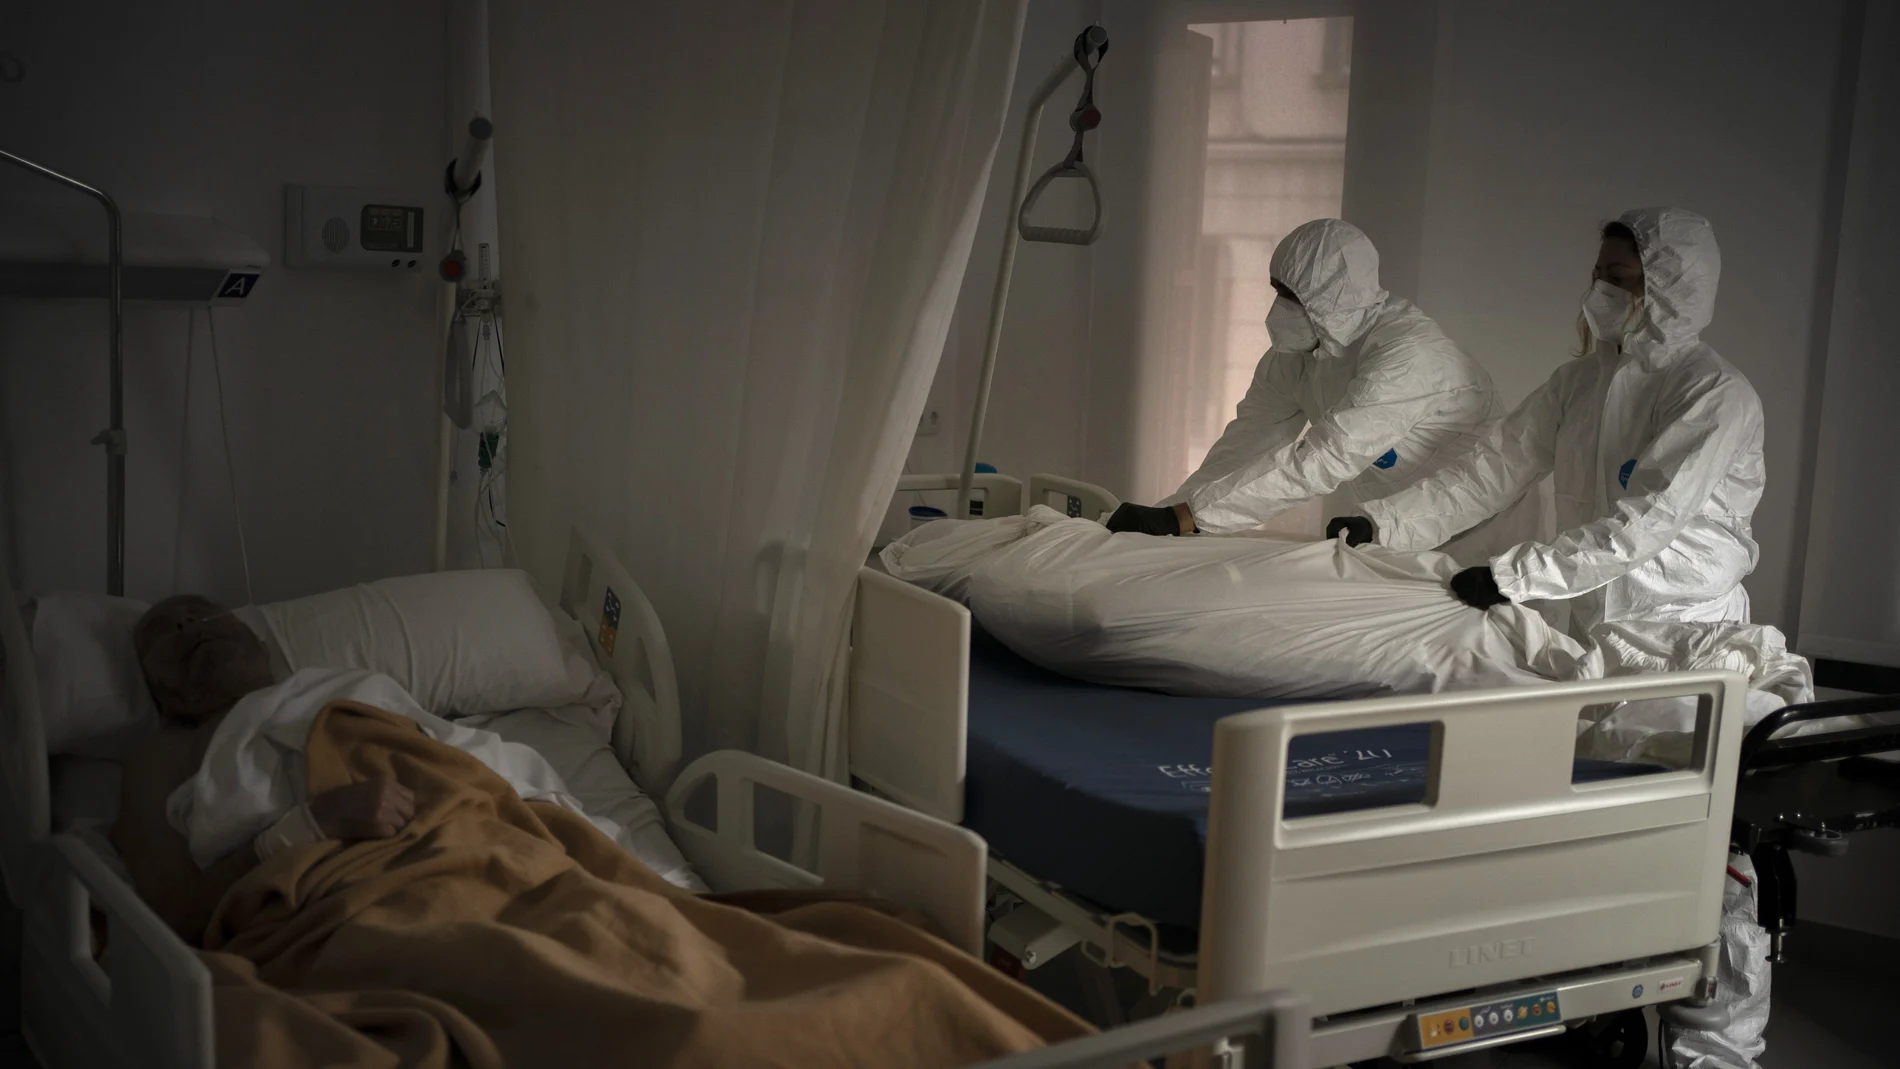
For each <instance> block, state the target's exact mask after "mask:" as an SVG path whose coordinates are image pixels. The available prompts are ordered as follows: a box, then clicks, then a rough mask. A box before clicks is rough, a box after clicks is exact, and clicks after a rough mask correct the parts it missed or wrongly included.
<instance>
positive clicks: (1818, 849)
mask: <svg viewBox="0 0 1900 1069" xmlns="http://www.w3.org/2000/svg"><path fill="white" fill-rule="evenodd" d="M1788 845H1789V846H1792V847H1794V848H1795V849H1796V850H1799V851H1801V852H1802V853H1804V854H1819V855H1820V856H1822V857H1840V856H1841V855H1842V854H1845V853H1847V836H1845V835H1842V834H1841V833H1840V832H1838V831H1829V830H1827V829H1826V828H1813V829H1809V828H1803V829H1801V830H1800V831H1797V832H1795V833H1794V841H1793V842H1790V843H1789V844H1788Z"/></svg>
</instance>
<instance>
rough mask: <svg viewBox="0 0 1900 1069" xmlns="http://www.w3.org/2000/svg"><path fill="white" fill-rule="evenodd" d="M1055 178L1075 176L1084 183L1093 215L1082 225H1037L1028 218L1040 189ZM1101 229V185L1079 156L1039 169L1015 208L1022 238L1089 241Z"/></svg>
mask: <svg viewBox="0 0 1900 1069" xmlns="http://www.w3.org/2000/svg"><path fill="white" fill-rule="evenodd" d="M1058 178H1079V179H1082V180H1083V181H1085V182H1087V183H1088V187H1089V198H1090V199H1091V200H1092V201H1094V203H1095V214H1094V217H1093V218H1091V219H1090V220H1089V225H1088V226H1087V227H1086V228H1084V229H1077V228H1075V227H1066V226H1037V225H1035V224H1033V223H1031V222H1030V221H1029V211H1030V209H1031V208H1034V207H1035V206H1036V201H1037V200H1038V199H1039V198H1040V197H1041V196H1042V192H1043V190H1045V189H1048V188H1049V186H1050V184H1051V183H1053V182H1054V181H1055V180H1056V179H1058ZM1101 229H1102V189H1101V187H1100V186H1099V185H1097V184H1096V181H1095V172H1094V171H1091V170H1089V165H1088V164H1086V163H1083V162H1082V161H1081V160H1076V161H1074V162H1070V161H1068V160H1064V161H1063V162H1061V163H1058V164H1056V165H1055V166H1054V167H1051V168H1049V169H1048V170H1047V171H1045V172H1043V175H1042V177H1041V178H1038V179H1037V180H1036V184H1035V185H1034V186H1032V187H1030V190H1029V195H1028V196H1026V197H1024V198H1023V203H1022V207H1021V208H1018V209H1017V211H1016V230H1017V232H1018V233H1020V234H1022V236H1023V240H1024V241H1049V242H1055V243H1057V244H1061V245H1093V244H1094V243H1095V235H1096V234H1097V233H1099V232H1100V231H1101Z"/></svg>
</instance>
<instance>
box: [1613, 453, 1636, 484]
mask: <svg viewBox="0 0 1900 1069" xmlns="http://www.w3.org/2000/svg"><path fill="white" fill-rule="evenodd" d="M1635 470H1636V462H1635V461H1634V460H1625V461H1624V462H1623V466H1622V467H1620V468H1618V469H1616V481H1617V482H1618V483H1619V484H1621V485H1622V487H1623V489H1625V490H1628V489H1629V488H1630V472H1633V471H1635Z"/></svg>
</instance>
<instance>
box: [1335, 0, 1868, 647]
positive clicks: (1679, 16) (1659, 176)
mask: <svg viewBox="0 0 1900 1069" xmlns="http://www.w3.org/2000/svg"><path fill="white" fill-rule="evenodd" d="M1430 6H1431V5H1414V4H1391V3H1385V2H1374V3H1367V4H1364V5H1362V7H1361V9H1360V14H1359V19H1360V22H1361V23H1362V24H1364V25H1362V27H1361V31H1360V32H1361V33H1362V34H1363V35H1364V36H1363V37H1362V43H1365V44H1368V45H1370V46H1377V45H1378V44H1379V43H1380V42H1381V41H1382V40H1383V41H1384V42H1385V43H1386V45H1387V46H1388V47H1397V48H1399V49H1419V48H1430V49H1432V52H1433V55H1434V61H1435V67H1434V68H1433V69H1432V70H1430V71H1429V72H1428V74H1421V72H1420V71H1419V70H1418V68H1417V66H1416V65H1415V64H1412V65H1405V64H1401V65H1397V66H1396V67H1395V69H1393V70H1392V71H1391V72H1390V74H1389V75H1387V74H1385V73H1384V72H1383V70H1382V68H1381V67H1380V66H1378V65H1377V64H1375V63H1373V62H1369V61H1368V62H1355V64H1354V71H1353V76H1354V80H1355V83H1358V82H1359V81H1360V80H1361V79H1363V78H1371V79H1375V80H1377V79H1380V78H1382V77H1389V78H1390V83H1389V84H1387V85H1386V86H1385V90H1386V91H1385V94H1384V95H1385V98H1386V99H1385V101H1384V102H1385V103H1386V104H1388V105H1390V106H1392V107H1393V108H1395V109H1397V110H1396V111H1386V112H1385V113H1383V114H1380V115H1376V116H1375V115H1372V114H1367V113H1362V112H1360V111H1359V110H1357V106H1358V105H1359V104H1360V103H1361V101H1362V100H1367V99H1370V96H1376V95H1377V93H1376V91H1375V89H1374V88H1373V87H1365V88H1363V89H1362V87H1361V86H1359V85H1358V84H1355V94H1356V95H1355V102H1354V103H1355V113H1354V115H1353V118H1352V126H1351V131H1350V134H1349V137H1351V138H1352V139H1353V142H1354V144H1353V146H1352V148H1351V149H1349V163H1348V172H1349V176H1350V177H1349V178H1348V183H1349V190H1348V197H1349V199H1348V203H1347V214H1348V215H1349V216H1352V215H1354V214H1355V213H1356V212H1360V211H1365V212H1366V213H1367V220H1366V221H1367V225H1368V230H1369V231H1371V232H1372V235H1373V238H1374V240H1375V241H1376V242H1378V243H1379V244H1380V245H1381V248H1382V250H1383V251H1384V252H1385V254H1386V256H1387V259H1388V261H1389V262H1392V263H1393V264H1394V266H1395V267H1397V268H1398V270H1397V271H1395V272H1394V282H1395V284H1397V286H1399V287H1403V286H1404V285H1406V284H1409V283H1410V282H1411V279H1410V278H1409V277H1407V276H1409V275H1410V274H1411V273H1412V270H1413V268H1412V266H1411V265H1412V264H1413V263H1414V262H1415V263H1416V265H1417V266H1416V273H1417V282H1416V285H1417V298H1418V300H1419V302H1420V303H1421V304H1422V305H1423V306H1424V308H1425V310H1426V311H1427V312H1428V313H1430V314H1431V315H1433V316H1435V317H1436V318H1437V319H1438V320H1439V322H1440V323H1441V324H1443V326H1444V327H1445V329H1446V331H1447V332H1448V333H1449V334H1450V335H1451V337H1453V338H1454V339H1456V340H1457V341H1458V342H1459V344H1461V345H1463V346H1464V347H1465V348H1466V349H1467V350H1468V351H1469V352H1470V353H1471V354H1472V355H1473V356H1474V357H1476V358H1477V359H1478V360H1479V361H1480V362H1482V363H1483V364H1484V365H1485V366H1486V367H1487V368H1488V369H1490V371H1491V373H1492V376H1493V377H1494V378H1495V379H1496V381H1497V383H1498V386H1499V388H1500V389H1501V390H1502V391H1503V392H1504V393H1505V394H1506V396H1507V398H1508V399H1509V400H1511V401H1512V402H1515V401H1517V400H1518V399H1520V398H1522V397H1523V396H1524V395H1525V394H1526V393H1527V392H1529V391H1530V390H1531V389H1532V388H1533V387H1535V386H1536V385H1537V384H1538V383H1540V382H1542V381H1543V380H1544V379H1545V378H1547V377H1548V376H1549V374H1550V373H1551V371H1552V370H1553V369H1555V368H1556V367H1557V366H1558V365H1559V364H1560V363H1562V362H1563V361H1564V360H1565V359H1567V358H1568V357H1567V353H1568V352H1569V350H1570V348H1572V347H1574V345H1575V333H1574V327H1573V324H1574V321H1575V316H1576V307H1577V300H1578V298H1579V296H1580V295H1581V294H1582V292H1583V291H1584V289H1585V288H1586V287H1587V284H1588V281H1589V270H1590V267H1591V265H1592V264H1593V263H1594V258H1595V249H1596V244H1597V242H1596V239H1595V236H1594V235H1595V230H1594V228H1595V227H1596V226H1597V225H1598V223H1599V222H1600V221H1601V220H1603V219H1606V218H1611V217H1614V216H1615V215H1616V214H1618V213H1620V212H1622V211H1623V210H1625V209H1627V208H1633V207H1638V206H1643V205H1656V204H1676V205H1682V206H1684V207H1688V208H1691V209H1693V210H1696V211H1699V212H1701V213H1703V214H1705V215H1707V216H1708V217H1709V218H1710V220H1711V221H1712V222H1713V223H1714V225H1715V232H1716V236H1717V238H1718V240H1719V241H1720V242H1721V245H1722V251H1723V277H1722V291H1721V296H1720V298H1719V303H1718V306H1717V309H1716V315H1715V322H1714V324H1713V326H1712V327H1711V328H1710V329H1709V331H1708V332H1707V333H1706V335H1705V338H1706V339H1707V340H1708V341H1709V343H1710V344H1712V345H1713V346H1715V347H1716V348H1717V349H1718V350H1719V351H1720V352H1721V353H1722V354H1723V355H1724V356H1726V357H1727V358H1728V359H1729V360H1730V361H1731V362H1732V363H1734V364H1735V366H1736V367H1738V368H1739V369H1741V371H1742V372H1743V373H1744V374H1746V375H1747V376H1748V377H1749V379H1750V380H1751V381H1752V382H1753V383H1754V385H1755V388H1756V390H1757V391H1758V392H1759V393H1760V395H1761V397H1762V402H1763V406H1764V408H1765V410H1766V415H1767V421H1768V442H1767V467H1768V489H1767V493H1766V495H1765V497H1764V498H1763V500H1762V503H1761V506H1760V508H1759V509H1758V510H1757V512H1756V513H1755V535H1756V539H1757V540H1758V541H1759V542H1760V543H1761V546H1762V558H1761V563H1760V565H1759V566H1758V567H1757V568H1756V570H1755V574H1754V575H1753V576H1752V577H1751V578H1750V579H1749V581H1748V588H1749V592H1750V594H1751V595H1752V597H1753V598H1754V603H1755V617H1756V619H1757V620H1760V621H1765V622H1769V623H1774V624H1777V625H1780V626H1782V627H1784V628H1789V629H1792V625H1793V624H1794V622H1795V621H1794V615H1795V612H1794V610H1795V608H1796V606H1797V604H1798V600H1799V592H1798V584H1799V579H1800V564H1801V561H1800V557H1799V553H1800V545H1799V543H1800V538H1801V537H1802V528H1803V518H1804V515H1805V500H1804V498H1803V496H1802V494H1801V488H1802V486H1803V485H1804V484H1805V483H1806V482H1807V481H1808V479H1809V477H1810V476H1811V473H1812V467H1811V464H1812V462H1811V459H1810V452H1809V450H1810V447H1809V445H1808V443H1810V442H1811V440H1812V437H1813V434H1814V425H1813V420H1812V418H1811V415H1810V405H1811V402H1812V400H1813V398H1814V391H1815V389H1816V385H1815V384H1816V381H1817V380H1816V369H1817V367H1818V362H1819V360H1820V359H1821V352H1820V350H1819V343H1818V342H1817V340H1816V324H1817V316H1823V317H1824V316H1825V315H1826V309H1825V308H1818V309H1817V299H1816V292H1815V289H1816V286H1815V279H1816V278H1817V275H1818V274H1819V273H1820V272H1821V271H1822V268H1823V267H1825V266H1827V265H1830V264H1831V263H1832V259H1833V252H1832V245H1831V242H1832V240H1833V238H1832V230H1831V227H1830V226H1829V225H1828V223H1829V220H1828V219H1827V206H1828V202H1829V196H1830V191H1831V189H1833V188H1834V186H1835V184H1837V183H1838V181H1839V178H1838V174H1837V173H1836V170H1837V168H1836V162H1835V161H1836V158H1837V156H1838V155H1839V149H1840V144H1839V141H1840V139H1839V138H1838V137H1837V136H1836V134H1835V125H1836V124H1835V122H1834V119H1835V115H1836V112H1837V106H1838V104H1839V98H1840V91H1841V87H1840V85H1839V84H1838V82H1839V80H1840V78H1839V74H1840V70H1841V57H1842V17H1843V12H1844V10H1846V9H1847V8H1846V4H1845V3H1844V2H1826V3H1814V4H1808V5H1804V6H1803V7H1802V9H1801V14H1800V17H1798V18H1797V17H1790V14H1789V10H1788V8H1787V7H1786V5H1782V4H1774V3H1767V2H1747V3H1730V2H1724V3H1716V2H1714V0H1697V2H1694V3H1679V4H1665V5H1657V4H1649V3H1643V2H1640V0H1603V2H1599V3H1593V4H1573V5H1550V4H1521V3H1513V2H1510V0H1441V2H1440V3H1439V4H1437V5H1436V7H1437V18H1436V20H1435V21H1434V23H1433V24H1432V25H1431V27H1430V29H1431V34H1430V35H1429V36H1427V35H1426V34H1425V33H1423V32H1421V31H1423V30H1424V29H1425V27H1424V26H1422V25H1421V23H1422V22H1423V21H1424V19H1422V18H1421V15H1420V8H1421V7H1425V8H1429V7H1430ZM1387 19H1391V20H1395V21H1396V22H1397V23H1399V24H1402V26H1403V28H1404V29H1405V30H1407V31H1409V33H1408V35H1407V36H1408V37H1409V40H1401V39H1399V38H1397V36H1396V35H1395V34H1391V33H1386V34H1381V33H1380V32H1379V27H1378V24H1379V23H1381V22H1382V21H1383V20H1387ZM1356 58H1357V57H1356ZM1369 58H1370V57H1368V59H1369ZM1426 77H1429V79H1430V82H1431V86H1430V88H1431V90H1432V91H1431V92H1410V93H1404V94H1401V93H1399V92H1397V91H1396V86H1397V85H1398V84H1401V83H1405V82H1408V81H1409V82H1410V83H1412V85H1413V86H1414V87H1419V83H1421V82H1422V81H1423V79H1424V78H1426ZM1420 129H1424V130H1427V131H1429V134H1428V143H1427V145H1426V146H1425V148H1424V156H1425V171H1426V173H1425V180H1424V192H1423V203H1422V204H1421V205H1420V206H1419V209H1418V215H1417V216H1414V215H1412V213H1410V212H1405V213H1392V212H1387V213H1385V215H1383V216H1381V214H1380V213H1379V211H1378V210H1377V209H1376V208H1373V207H1372V205H1371V204H1370V203H1369V200H1368V194H1373V193H1376V192H1377V191H1378V187H1377V184H1376V180H1375V184H1374V186H1373V187H1372V188H1370V189H1368V188H1367V187H1366V186H1365V185H1364V184H1361V185H1359V186H1358V188H1357V189H1355V188H1354V185H1353V184H1354V183H1355V182H1360V183H1363V182H1364V180H1365V174H1364V172H1365V169H1366V168H1367V167H1369V166H1374V165H1376V163H1377V161H1378V160H1379V158H1380V156H1381V155H1382V152H1381V150H1380V146H1378V145H1376V144H1373V143H1370V142H1369V141H1368V139H1372V138H1385V139H1389V144H1390V147H1391V155H1392V157H1393V158H1394V159H1395V161H1397V165H1398V170H1399V172H1400V173H1411V174H1415V173H1416V169H1417V163H1418V157H1419V153H1420V147H1419V145H1418V143H1417V131H1418V130H1420ZM1355 172H1357V173H1355ZM1355 194H1357V195H1355ZM1414 195H1415V194H1414ZM1421 221H1422V226H1419V224H1420V222H1421ZM1394 224H1398V225H1394ZM1406 225H1411V226H1418V227H1419V228H1418V229H1417V230H1415V231H1412V232H1409V233H1408V232H1406V230H1405V229H1404V227H1405V226H1406ZM1408 243H1410V244H1411V247H1409V248H1408V247H1406V245H1407V244H1408ZM1401 292H1403V289H1401Z"/></svg>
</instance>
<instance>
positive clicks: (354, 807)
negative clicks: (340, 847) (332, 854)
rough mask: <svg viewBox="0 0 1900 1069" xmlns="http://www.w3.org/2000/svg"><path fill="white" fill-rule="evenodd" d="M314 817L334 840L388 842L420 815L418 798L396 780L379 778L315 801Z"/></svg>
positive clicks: (312, 804) (311, 801) (311, 806)
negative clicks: (379, 840)
mask: <svg viewBox="0 0 1900 1069" xmlns="http://www.w3.org/2000/svg"><path fill="white" fill-rule="evenodd" d="M310 815H311V817H313V818H314V819H315V820H316V822H317V827H319V828H321V829H323V834H324V835H326V836H328V837H329V838H332V839H387V838H389V837H390V836H392V835H395V834H396V833H397V832H399V831H401V830H402V829H403V828H404V827H405V826H407V825H408V823H409V821H410V819H411V818H413V817H414V816H415V815H416V795H415V792H414V791H411V790H410V789H409V788H407V787H405V786H403V785H402V784H400V783H397V782H396V781H395V780H391V779H382V778H380V777H379V778H377V779H370V780H364V781H363V782H361V783H352V784H350V785H349V786H347V787H338V788H337V789H335V790H333V791H325V792H324V793H322V794H320V795H318V796H316V797H315V798H312V799H311V800H310Z"/></svg>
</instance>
